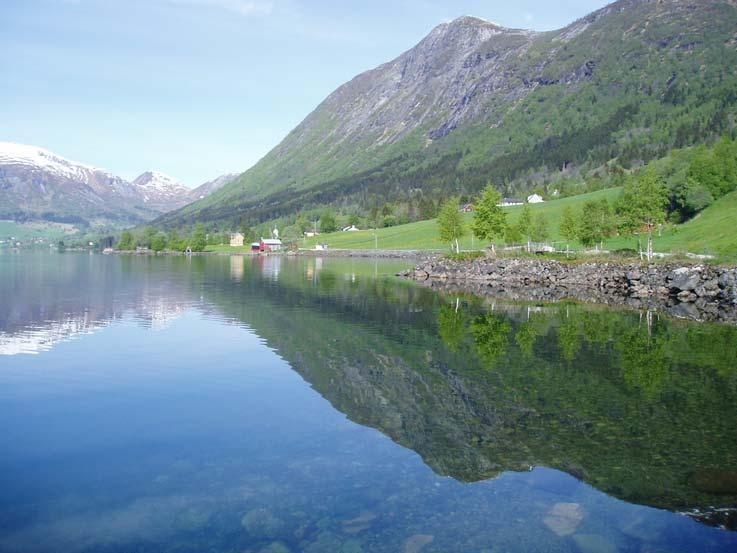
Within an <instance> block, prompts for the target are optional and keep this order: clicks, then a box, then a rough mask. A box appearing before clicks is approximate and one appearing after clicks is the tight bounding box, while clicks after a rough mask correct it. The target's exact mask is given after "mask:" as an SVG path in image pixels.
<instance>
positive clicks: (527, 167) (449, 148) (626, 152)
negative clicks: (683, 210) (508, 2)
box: [155, 0, 737, 228]
mask: <svg viewBox="0 0 737 553" xmlns="http://www.w3.org/2000/svg"><path fill="white" fill-rule="evenodd" d="M478 25H479V24H478V23H468V20H459V21H458V22H454V24H453V25H450V26H448V27H447V28H445V27H444V29H445V30H443V29H440V28H439V29H440V30H439V31H438V33H441V34H439V35H438V36H441V35H442V40H437V41H436V40H435V39H433V40H428V41H423V42H421V43H420V44H418V46H417V47H416V48H415V49H413V50H412V51H410V52H409V53H408V54H405V55H403V56H400V58H397V60H394V61H393V62H390V63H389V64H385V65H383V66H381V67H380V68H378V69H376V70H374V71H370V72H367V73H364V74H362V75H361V76H359V77H357V78H356V79H354V80H352V81H351V82H350V83H347V84H346V85H344V86H343V87H341V88H340V89H338V91H336V92H335V93H334V94H333V95H331V96H330V97H329V98H328V99H327V100H326V101H325V102H323V104H321V105H320V106H319V107H318V108H317V110H315V112H313V113H312V114H311V115H309V116H308V117H307V118H306V119H305V120H304V121H303V123H301V124H300V125H299V126H298V127H297V128H296V129H295V130H294V131H292V132H291V133H290V134H289V135H288V136H287V137H285V139H284V141H283V142H282V143H281V144H280V145H279V146H277V147H276V148H274V150H272V151H271V152H270V153H269V154H267V155H266V156H265V157H264V158H263V159H262V160H261V161H260V162H259V163H258V164H256V166H254V167H253V168H252V169H250V170H249V171H247V172H245V173H244V174H243V175H242V176H241V177H239V178H238V179H237V180H235V181H234V182H232V183H230V184H229V185H228V186H226V187H224V188H223V189H221V190H220V191H218V192H217V193H215V194H213V195H212V196H210V197H208V198H205V199H204V200H202V201H199V202H195V203H194V204H191V205H189V206H187V207H185V208H183V209H182V210H179V211H176V212H173V213H170V214H166V215H164V216H162V217H161V218H160V219H159V220H157V221H156V222H155V225H156V226H162V227H166V228H176V227H181V226H184V225H192V224H194V223H197V222H205V223H215V224H218V225H221V226H222V225H225V226H228V225H230V226H236V225H238V224H240V222H241V221H242V220H245V221H247V222H249V224H251V225H254V224H258V223H260V222H264V221H271V220H275V219H279V218H283V217H288V216H290V215H294V214H296V213H298V212H300V211H304V210H306V209H312V208H318V207H321V206H326V205H330V206H332V207H334V208H335V209H337V210H339V211H341V212H345V213H348V212H351V211H354V210H356V211H358V212H360V213H362V214H364V215H365V214H366V213H367V212H368V211H369V210H370V209H371V208H372V207H375V206H377V205H378V206H382V205H384V204H386V203H394V204H397V205H404V206H406V205H408V204H409V203H410V202H412V201H416V200H417V199H418V197H419V196H421V197H423V198H430V199H434V200H437V199H439V198H445V197H447V196H449V195H451V194H465V195H469V196H472V195H475V194H476V193H478V191H479V190H481V189H482V188H483V186H485V185H486V183H487V182H488V181H489V180H492V181H493V182H495V183H497V184H498V185H499V186H502V187H503V188H504V190H503V192H504V193H505V195H521V191H526V190H530V189H532V188H534V187H537V186H540V187H547V188H548V190H549V191H550V190H552V189H554V188H562V182H564V181H567V180H570V181H575V182H580V181H581V180H583V179H586V178H590V177H592V176H594V175H596V174H599V173H600V172H602V167H604V166H605V165H606V164H609V166H612V167H613V169H614V170H618V169H620V168H625V169H628V168H631V167H635V166H638V165H639V163H640V162H641V161H649V160H652V159H657V158H659V157H662V156H663V155H665V154H666V153H667V152H668V151H670V150H671V149H672V148H674V147H675V148H680V147H684V146H688V145H692V144H699V143H702V142H704V141H707V140H709V139H710V138H713V137H715V136H719V135H722V134H725V133H730V132H733V130H734V125H733V121H734V118H735V115H737V92H736V91H737V75H735V73H734V67H735V66H737V37H735V32H734V29H735V28H737V8H736V7H735V4H734V2H733V1H728V0H701V1H699V2H694V1H690V2H676V1H674V0H666V1H663V2H642V1H639V0H637V1H636V0H619V1H618V2H617V3H616V4H615V5H614V6H613V7H608V8H605V9H603V10H600V11H598V12H596V13H594V14H592V15H590V16H588V17H586V18H584V19H582V20H580V21H577V22H574V23H573V24H571V25H570V26H568V27H566V28H564V29H561V30H559V31H554V32H550V33H539V34H534V35H530V36H529V37H527V38H524V37H521V36H520V35H519V34H518V33H512V32H511V31H509V30H508V31H509V32H506V31H505V32H503V33H499V34H495V35H494V36H493V38H492V39H489V40H482V41H480V42H479V43H478V44H476V43H475V42H474V41H473V40H471V39H470V38H469V40H471V43H473V44H475V46H474V49H473V51H472V52H471V53H470V54H469V52H468V51H467V50H466V49H465V48H464V47H463V45H465V44H467V42H468V41H467V40H465V38H468V37H471V38H472V37H474V36H477V35H475V34H474V32H475V31H474V29H476V27H477V26H478ZM482 26H483V25H482ZM441 27H442V26H441ZM433 36H435V35H433ZM479 36H480V35H479ZM484 36H485V35H484ZM458 37H460V38H458ZM464 37H465V38H464ZM436 38H437V37H436ZM461 38H463V40H461ZM519 41H522V42H519ZM522 43H524V44H523V45H522V46H520V44H522ZM438 44H439V45H440V46H442V48H441V49H440V50H438V49H437V48H436V46H438ZM438 47H439V46H438ZM416 60H423V63H419V66H418V67H415V66H414V65H413V64H414V63H415V61H416ZM405 62H406V63H405ZM425 62H426V63H425ZM405 67H410V68H414V70H413V71H408V72H405V71H404V70H403V68H405ZM423 67H424V68H425V69H423ZM398 79H401V81H400V82H401V86H396V82H397V80H398ZM408 87H409V88H408ZM387 90H391V91H394V92H393V93H392V94H389V96H388V97H386V98H385V97H384V92H385V91H387ZM408 90H412V91H416V93H413V94H408V93H407V91H408ZM446 94H447V96H446ZM377 95H378V96H377ZM371 106H376V107H371ZM562 168H565V170H564V171H563V172H561V169H562ZM604 172H606V171H604Z"/></svg>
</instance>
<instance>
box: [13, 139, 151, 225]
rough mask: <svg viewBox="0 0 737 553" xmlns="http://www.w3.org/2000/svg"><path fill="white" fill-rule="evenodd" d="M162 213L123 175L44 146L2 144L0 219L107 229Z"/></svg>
mask: <svg viewBox="0 0 737 553" xmlns="http://www.w3.org/2000/svg"><path fill="white" fill-rule="evenodd" d="M159 213H160V211H155V210H153V209H151V208H149V207H147V206H146V205H145V204H144V202H143V201H142V197H141V193H140V190H139V189H138V187H137V186H135V185H134V184H132V183H130V182H127V181H126V180H124V179H122V178H120V177H117V176H115V175H112V174H111V173H108V172H106V171H103V170H101V169H97V168H95V167H91V166H89V165H84V164H81V163H77V162H74V161H69V160H68V159H65V158H63V157H61V156H58V155H56V154H54V153H52V152H49V151H48V150H44V149H43V148H38V147H36V146H27V145H23V144H16V143H12V142H0V219H12V220H17V221H25V220H46V221H54V222H62V223H71V224H74V225H79V226H88V225H91V226H106V225H110V224H113V225H126V224H131V223H137V222H141V221H145V220H148V219H152V218H154V217H155V216H156V215H158V214H159Z"/></svg>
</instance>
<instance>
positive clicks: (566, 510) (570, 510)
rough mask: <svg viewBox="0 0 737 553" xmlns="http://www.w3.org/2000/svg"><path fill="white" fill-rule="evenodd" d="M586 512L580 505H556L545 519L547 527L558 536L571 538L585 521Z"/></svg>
mask: <svg viewBox="0 0 737 553" xmlns="http://www.w3.org/2000/svg"><path fill="white" fill-rule="evenodd" d="M583 517H584V512H583V508H582V507H581V505H579V504H578V503H556V504H555V505H553V507H552V508H551V509H550V510H549V511H548V514H547V515H546V516H545V518H544V519H543V522H544V523H545V526H547V527H548V528H550V529H551V530H552V531H553V532H555V533H556V534H557V535H558V536H561V537H563V536H570V535H571V534H573V533H574V532H575V531H576V529H577V528H578V526H579V525H580V524H581V521H582V520H583Z"/></svg>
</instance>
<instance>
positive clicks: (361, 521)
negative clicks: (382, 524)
mask: <svg viewBox="0 0 737 553" xmlns="http://www.w3.org/2000/svg"><path fill="white" fill-rule="evenodd" d="M374 520H376V514H374V513H371V512H368V511H367V512H363V513H361V514H360V515H358V516H357V517H356V518H352V519H350V520H346V521H343V532H345V533H346V534H358V533H359V532H363V531H364V530H368V529H369V528H371V524H372V523H373V521H374Z"/></svg>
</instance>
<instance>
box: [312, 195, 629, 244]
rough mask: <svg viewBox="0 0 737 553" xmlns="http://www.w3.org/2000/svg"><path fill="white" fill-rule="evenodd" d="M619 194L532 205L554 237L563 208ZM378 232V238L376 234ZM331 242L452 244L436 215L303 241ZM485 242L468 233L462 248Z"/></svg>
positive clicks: (513, 216) (514, 214) (514, 210)
mask: <svg viewBox="0 0 737 553" xmlns="http://www.w3.org/2000/svg"><path fill="white" fill-rule="evenodd" d="M618 194H619V189H618V188H611V189H608V190H600V191H598V192H591V193H589V194H581V195H579V196H572V197H570V198H563V199H560V200H554V201H551V202H546V203H543V204H533V205H530V209H531V211H532V213H533V215H534V216H537V215H539V214H544V215H545V218H546V219H547V221H548V227H549V228H550V234H551V237H552V239H553V240H556V239H559V235H558V227H559V226H560V219H561V216H562V214H563V210H564V209H565V207H566V206H571V207H572V208H573V209H574V210H580V209H581V207H582V206H583V204H584V203H585V202H586V201H588V200H600V199H602V198H606V199H607V200H609V202H610V203H611V202H613V201H614V200H615V199H616V197H617V196H618ZM505 211H506V212H507V214H508V215H507V221H508V222H510V223H516V222H517V219H518V218H519V216H520V213H521V212H522V207H521V206H519V207H507V208H505ZM465 217H466V222H468V223H470V222H471V218H472V217H473V215H472V214H471V213H467V214H466V215H465ZM374 235H375V236H376V239H375V238H374ZM317 243H320V244H327V245H328V246H330V247H331V248H339V249H355V250H359V249H372V248H374V247H375V245H376V244H377V243H378V248H379V249H382V250H394V249H396V250H446V249H448V244H444V243H442V242H440V240H439V238H438V227H437V222H436V220H435V219H432V220H429V221H419V222H417V223H410V224H407V225H400V226H396V227H389V228H382V229H377V230H376V231H373V230H364V231H361V232H334V233H332V234H323V235H321V236H319V237H316V238H307V239H304V240H303V241H302V247H305V248H314V246H315V244H317ZM480 246H483V244H481V243H480V242H479V241H478V240H477V239H476V240H474V239H472V238H471V236H470V235H469V236H466V237H465V238H464V239H463V240H461V248H463V249H471V248H472V247H475V248H477V247H480Z"/></svg>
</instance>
